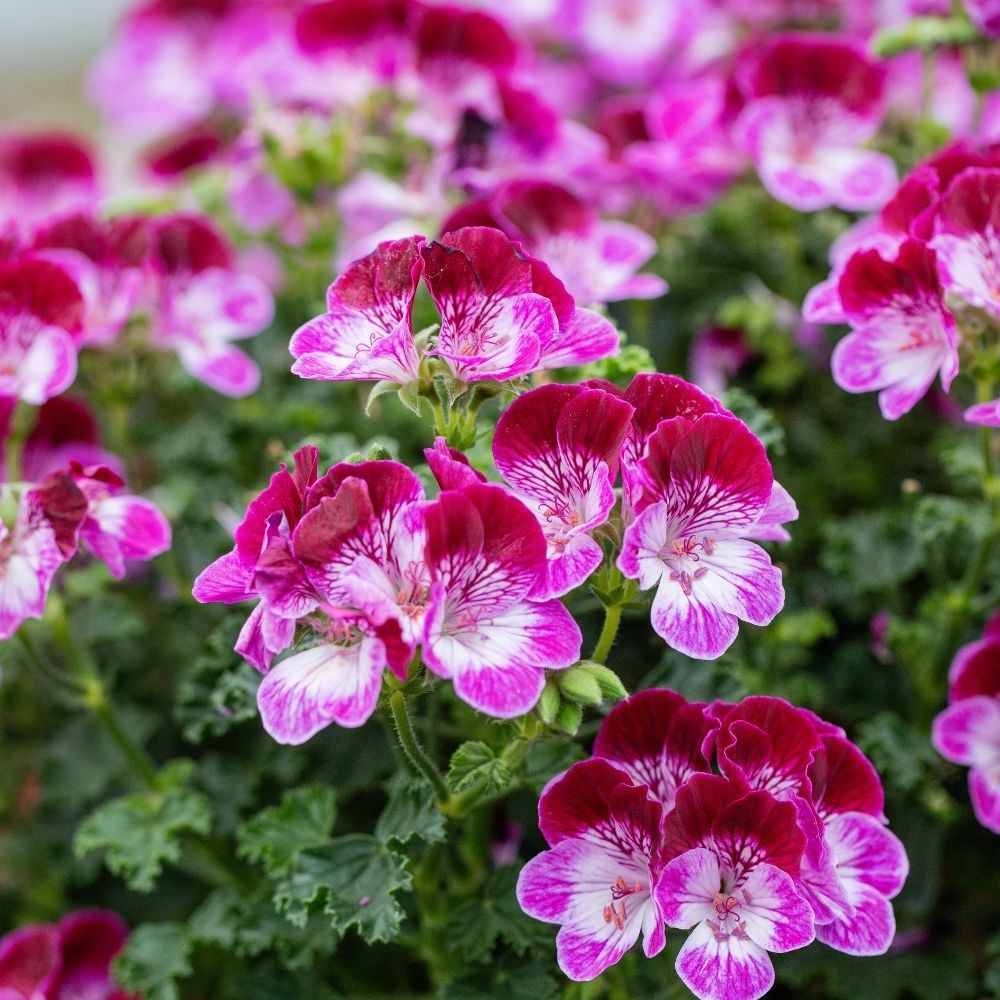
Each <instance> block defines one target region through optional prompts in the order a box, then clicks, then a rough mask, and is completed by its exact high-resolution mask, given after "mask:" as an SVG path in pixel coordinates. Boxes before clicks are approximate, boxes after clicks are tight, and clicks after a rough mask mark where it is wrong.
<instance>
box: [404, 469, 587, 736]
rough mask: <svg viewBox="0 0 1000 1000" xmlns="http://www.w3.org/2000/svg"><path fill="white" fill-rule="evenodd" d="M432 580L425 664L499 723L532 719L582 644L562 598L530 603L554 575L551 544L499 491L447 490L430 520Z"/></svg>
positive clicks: (432, 508) (526, 512) (519, 505)
mask: <svg viewBox="0 0 1000 1000" xmlns="http://www.w3.org/2000/svg"><path fill="white" fill-rule="evenodd" d="M424 517H425V525H426V531H427V546H426V551H425V558H426V561H427V565H428V568H429V570H430V577H431V581H432V583H431V595H430V604H429V606H428V608H427V612H426V623H425V629H424V636H423V656H424V662H425V663H426V664H427V667H428V668H429V669H430V670H432V671H433V672H434V673H436V674H438V675H440V676H442V677H447V678H449V679H450V680H451V681H452V682H453V683H454V686H455V693H456V694H457V695H458V696H459V698H461V699H462V700H463V701H466V702H468V703H469V704H470V705H472V706H473V707H474V708H478V709H479V710H480V711H482V712H485V713H486V714H488V715H492V716H494V717H496V718H512V717H514V716H517V715H521V714H523V713H524V712H527V711H529V710H530V709H531V708H532V707H533V706H534V705H535V702H537V701H538V697H539V695H540V694H541V692H542V688H543V687H544V685H545V670H558V669H562V668H564V667H569V666H571V665H572V664H573V663H575V662H576V661H577V660H578V659H579V657H580V645H581V642H582V637H581V635H580V629H579V627H578V626H577V624H576V622H575V621H574V620H573V618H572V616H571V615H570V614H569V612H568V611H567V610H566V608H565V607H563V605H562V604H560V602H559V601H557V600H542V601H538V600H532V599H531V594H532V593H533V592H534V591H535V588H536V587H537V585H538V582H539V580H540V579H541V578H542V577H543V576H544V574H545V571H546V562H545V555H546V543H545V536H544V535H543V534H542V529H541V527H540V526H539V524H538V520H537V518H536V517H535V515H534V514H532V512H531V511H529V510H528V508H527V507H525V506H524V504H522V503H521V502H520V501H519V500H517V499H516V498H515V497H512V496H510V495H509V494H508V493H506V492H505V491H504V490H503V489H502V488H501V487H499V486H493V485H487V484H479V483H476V484H473V485H468V486H464V487H462V488H461V489H456V490H446V491H445V492H444V493H442V494H441V495H440V497H438V499H437V500H436V501H435V502H434V503H432V504H429V505H428V506H427V508H426V510H425V513H424Z"/></svg>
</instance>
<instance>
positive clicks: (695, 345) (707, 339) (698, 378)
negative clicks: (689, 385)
mask: <svg viewBox="0 0 1000 1000" xmlns="http://www.w3.org/2000/svg"><path fill="white" fill-rule="evenodd" d="M752 357H753V353H752V351H751V350H750V347H749V344H748V343H747V335H746V332H745V331H743V330H741V329H738V328H735V327H726V326H710V327H706V328H705V329H704V330H699V331H698V333H696V334H695V336H694V340H693V341H692V342H691V353H690V357H689V362H688V365H689V367H690V369H691V379H692V381H693V382H694V383H695V385H697V386H699V387H700V388H702V389H704V390H705V392H707V393H709V394H710V395H713V396H720V395H721V394H722V393H723V392H725V390H726V386H727V385H728V384H729V381H730V379H731V378H732V376H733V375H735V374H737V373H738V372H739V371H740V370H741V369H742V368H743V367H744V365H746V364H747V362H748V361H750V360H751V358H752Z"/></svg>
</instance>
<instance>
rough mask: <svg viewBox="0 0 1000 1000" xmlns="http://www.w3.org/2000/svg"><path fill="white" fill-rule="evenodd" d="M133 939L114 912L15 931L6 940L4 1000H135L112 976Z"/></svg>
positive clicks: (2, 941)
mask: <svg viewBox="0 0 1000 1000" xmlns="http://www.w3.org/2000/svg"><path fill="white" fill-rule="evenodd" d="M127 939H128V928H127V927H126V926H125V924H124V922H123V921H122V919H121V917H119V916H118V914H116V913H112V912H110V911H109V910H77V911H76V912H75V913H70V914H68V915H67V916H65V917H63V919H62V920H60V921H59V923H58V924H34V925H32V926H29V927H22V928H20V929H19V930H16V931H12V932H11V933H10V934H7V935H5V936H4V937H3V938H0V998H2V1000H80V998H83V997H86V998H87V1000H130V997H131V994H126V993H125V991H124V990H122V989H120V988H119V987H118V986H117V985H116V984H115V982H114V980H113V979H112V976H111V963H112V961H113V960H114V958H115V956H116V955H117V954H118V953H119V952H120V951H121V950H122V948H123V947H124V945H125V942H126V940H127ZM133 1000H134V998H133Z"/></svg>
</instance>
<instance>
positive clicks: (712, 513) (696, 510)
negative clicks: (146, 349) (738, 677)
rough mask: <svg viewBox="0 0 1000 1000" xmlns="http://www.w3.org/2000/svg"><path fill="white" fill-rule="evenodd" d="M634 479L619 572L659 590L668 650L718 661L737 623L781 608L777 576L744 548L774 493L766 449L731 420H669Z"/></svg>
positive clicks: (767, 617) (765, 618) (658, 623)
mask: <svg viewBox="0 0 1000 1000" xmlns="http://www.w3.org/2000/svg"><path fill="white" fill-rule="evenodd" d="M635 475H636V478H637V479H638V480H639V481H640V482H641V484H642V494H641V500H640V501H639V502H638V505H637V514H636V518H635V521H634V522H633V523H632V524H631V525H630V526H629V527H628V529H627V531H626V532H625V537H624V539H623V542H622V551H621V554H620V555H619V557H618V567H619V568H620V569H621V571H622V572H623V573H624V574H625V576H626V577H628V578H630V579H633V580H638V581H639V586H640V587H641V588H642V589H643V590H648V589H650V588H651V587H657V592H656V596H655V597H654V599H653V609H652V623H653V628H654V629H655V630H656V632H657V633H658V634H659V635H660V636H662V637H663V639H664V640H665V641H666V642H667V643H668V644H669V645H670V646H672V647H673V648H674V649H677V650H678V651H680V652H682V653H686V654H687V655H688V656H693V657H697V658H699V659H714V658H715V657H717V656H721V655H722V653H724V652H725V651H726V649H728V648H729V646H730V645H731V644H732V642H733V640H734V639H735V638H736V633H737V622H738V621H739V620H743V621H748V622H751V623H753V624H755V625H767V624H768V623H769V622H770V621H771V620H772V619H773V618H774V616H775V615H776V614H777V613H778V612H779V611H780V610H781V607H782V605H783V604H784V590H783V588H782V586H781V573H780V571H779V570H778V569H776V568H775V567H774V566H773V565H772V564H771V560H770V558H769V557H768V555H767V553H766V552H764V550H763V549H761V548H760V547H759V546H757V545H755V544H754V543H753V542H750V541H747V540H746V536H747V534H748V531H749V530H750V529H752V528H753V526H754V525H755V524H756V522H757V521H758V520H759V519H760V517H761V515H762V514H763V513H764V511H765V509H766V508H767V506H768V503H769V502H770V499H771V493H772V489H773V485H774V476H773V474H772V472H771V466H770V463H769V462H768V460H767V455H766V454H765V452H764V447H763V445H762V444H761V443H760V441H759V440H758V439H757V438H756V437H755V436H754V435H753V433H752V432H751V431H750V430H749V429H748V428H747V427H746V425H745V424H743V423H742V422H741V421H739V420H737V419H736V418H735V417H732V416H725V415H722V414H716V413H708V414H705V415H704V416H699V417H698V418H697V419H695V420H689V419H687V418H685V417H674V418H672V419H668V420H664V421H662V422H660V424H659V425H658V426H657V429H656V430H655V431H654V432H653V434H652V435H651V436H650V437H649V439H648V442H647V444H646V454H645V456H644V457H643V458H641V459H640V460H639V462H638V469H637V472H636V473H635Z"/></svg>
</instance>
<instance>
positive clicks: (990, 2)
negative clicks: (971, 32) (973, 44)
mask: <svg viewBox="0 0 1000 1000" xmlns="http://www.w3.org/2000/svg"><path fill="white" fill-rule="evenodd" d="M963 3H964V4H965V9H966V10H967V11H968V13H969V17H971V18H972V20H973V21H974V22H975V24H976V25H977V26H978V28H979V30H980V31H982V32H983V34H984V35H989V36H991V37H992V38H1000V3H998V2H997V0H963Z"/></svg>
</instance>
